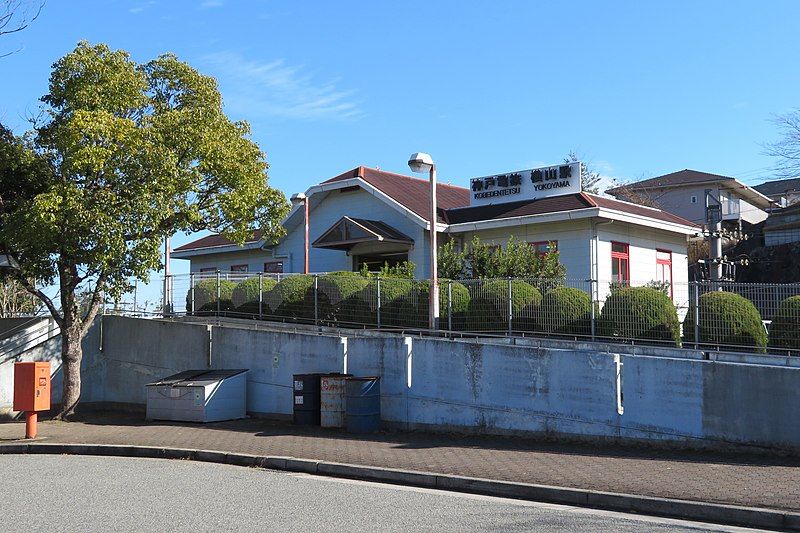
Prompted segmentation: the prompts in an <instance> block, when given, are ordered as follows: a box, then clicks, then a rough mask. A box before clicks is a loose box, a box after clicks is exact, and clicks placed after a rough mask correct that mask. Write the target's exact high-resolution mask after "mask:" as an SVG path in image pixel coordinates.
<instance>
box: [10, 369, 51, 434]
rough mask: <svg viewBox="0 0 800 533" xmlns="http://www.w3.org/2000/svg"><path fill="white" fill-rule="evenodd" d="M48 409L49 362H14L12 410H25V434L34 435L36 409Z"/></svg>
mask: <svg viewBox="0 0 800 533" xmlns="http://www.w3.org/2000/svg"><path fill="white" fill-rule="evenodd" d="M49 409H50V363H14V410H15V411H25V436H26V437H27V438H29V439H32V438H34V437H36V430H37V427H36V426H37V418H38V416H37V414H36V413H37V411H47V410H49Z"/></svg>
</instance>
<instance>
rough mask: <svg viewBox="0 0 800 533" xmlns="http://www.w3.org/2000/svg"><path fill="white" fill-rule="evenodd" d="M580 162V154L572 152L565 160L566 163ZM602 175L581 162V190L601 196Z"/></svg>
mask: <svg viewBox="0 0 800 533" xmlns="http://www.w3.org/2000/svg"><path fill="white" fill-rule="evenodd" d="M577 161H580V158H579V157H578V153H577V152H576V151H575V150H571V151H570V153H568V154H567V157H565V158H564V163H567V164H569V163H575V162H577ZM600 179H601V176H600V173H599V172H597V171H595V170H594V169H592V168H590V167H589V166H588V165H587V164H586V163H583V162H581V189H582V190H584V191H586V192H589V193H592V194H600Z"/></svg>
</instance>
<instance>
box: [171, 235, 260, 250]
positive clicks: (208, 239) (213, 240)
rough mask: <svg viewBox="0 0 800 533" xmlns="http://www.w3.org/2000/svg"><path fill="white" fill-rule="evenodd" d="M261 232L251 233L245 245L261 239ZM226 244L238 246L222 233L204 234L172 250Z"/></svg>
mask: <svg viewBox="0 0 800 533" xmlns="http://www.w3.org/2000/svg"><path fill="white" fill-rule="evenodd" d="M262 234H263V232H262V231H261V230H256V231H255V232H254V233H253V236H252V237H251V238H249V239H247V241H245V243H244V244H245V246H246V245H248V244H253V243H257V242H259V241H260V240H261V235H262ZM228 246H238V245H237V244H236V243H234V242H233V241H231V240H230V239H226V238H225V237H223V236H222V235H206V236H205V237H201V238H199V239H197V240H196V241H192V242H187V243H186V244H182V245H181V246H178V247H177V248H175V249H173V250H172V251H173V252H178V253H180V252H189V251H192V252H194V251H198V250H204V249H207V248H225V247H228Z"/></svg>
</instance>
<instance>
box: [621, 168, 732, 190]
mask: <svg viewBox="0 0 800 533" xmlns="http://www.w3.org/2000/svg"><path fill="white" fill-rule="evenodd" d="M734 179H735V178H731V177H730V176H721V175H719V174H711V173H709V172H700V171H699V170H691V169H688V168H685V169H683V170H679V171H677V172H670V173H669V174H664V175H663V176H656V177H655V178H650V179H646V180H642V181H637V182H634V183H628V184H627V185H622V186H620V187H614V188H613V189H609V190H608V191H607V192H608V193H609V194H614V193H615V192H624V191H625V190H626V189H648V188H659V187H676V186H678V185H691V184H694V183H707V182H710V181H711V182H713V181H732V180H734Z"/></svg>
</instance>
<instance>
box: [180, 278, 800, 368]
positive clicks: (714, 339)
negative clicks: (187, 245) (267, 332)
mask: <svg viewBox="0 0 800 533" xmlns="http://www.w3.org/2000/svg"><path fill="white" fill-rule="evenodd" d="M642 285H647V286H648V287H649V288H650V289H651V290H647V291H643V290H623V289H627V288H629V287H628V286H627V285H624V284H620V283H618V282H611V281H598V280H570V279H518V278H515V279H481V280H459V281H455V280H441V281H440V284H439V321H438V332H443V333H444V334H447V335H465V334H479V335H520V336H548V337H555V338H565V339H592V340H603V341H613V342H624V343H635V344H657V345H665V346H667V345H669V346H682V347H687V348H700V349H704V350H736V351H748V352H753V353H780V354H791V355H800V283H793V284H753V283H731V282H690V283H683V284H681V283H673V284H672V285H671V286H670V285H664V284H659V283H656V282H649V283H646V284H642ZM164 286H165V287H166V291H167V296H168V297H167V302H168V303H167V308H166V314H183V313H185V314H189V315H196V316H228V317H239V318H243V317H246V318H254V319H262V320H277V321H283V322H296V323H306V324H316V325H321V326H333V327H348V328H352V327H357V328H372V329H392V330H405V331H409V330H414V331H426V330H428V328H429V327H428V324H429V321H428V313H429V311H428V309H429V292H430V291H429V286H430V283H429V281H427V280H410V279H398V278H377V277H371V278H366V277H363V276H361V275H359V274H357V273H349V272H348V273H341V272H339V273H330V274H325V273H320V274H309V275H302V274H267V273H258V274H248V273H241V272H212V273H201V274H189V275H178V276H170V277H169V278H168V279H167V282H166V283H165V285H164ZM737 295H738V296H737ZM791 297H798V298H793V299H791Z"/></svg>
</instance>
